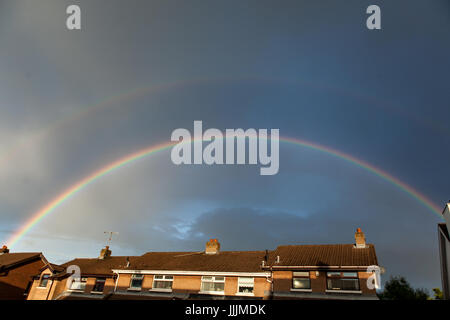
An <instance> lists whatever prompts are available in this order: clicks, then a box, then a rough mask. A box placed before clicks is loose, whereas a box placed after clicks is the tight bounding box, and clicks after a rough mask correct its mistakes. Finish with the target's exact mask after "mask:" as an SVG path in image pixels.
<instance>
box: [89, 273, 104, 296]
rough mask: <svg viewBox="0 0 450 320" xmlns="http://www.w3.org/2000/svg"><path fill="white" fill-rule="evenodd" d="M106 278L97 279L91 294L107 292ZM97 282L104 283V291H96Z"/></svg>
mask: <svg viewBox="0 0 450 320" xmlns="http://www.w3.org/2000/svg"><path fill="white" fill-rule="evenodd" d="M106 280H107V279H106V278H105V277H99V278H95V281H94V287H92V290H91V293H93V294H103V292H105V287H106ZM97 282H103V291H95V290H94V289H95V287H96V286H97Z"/></svg>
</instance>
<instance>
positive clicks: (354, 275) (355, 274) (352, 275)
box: [343, 272, 358, 278]
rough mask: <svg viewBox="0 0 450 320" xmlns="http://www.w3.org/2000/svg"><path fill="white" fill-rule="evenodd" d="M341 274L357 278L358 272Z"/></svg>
mask: <svg viewBox="0 0 450 320" xmlns="http://www.w3.org/2000/svg"><path fill="white" fill-rule="evenodd" d="M343 276H344V277H353V278H358V273H357V272H344V273H343Z"/></svg>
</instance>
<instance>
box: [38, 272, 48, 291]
mask: <svg viewBox="0 0 450 320" xmlns="http://www.w3.org/2000/svg"><path fill="white" fill-rule="evenodd" d="M48 278H50V275H49V274H44V275H43V276H42V277H41V281H40V282H39V287H43V288H45V287H47V283H48Z"/></svg>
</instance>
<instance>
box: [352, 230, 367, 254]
mask: <svg viewBox="0 0 450 320" xmlns="http://www.w3.org/2000/svg"><path fill="white" fill-rule="evenodd" d="M355 245H356V248H358V249H361V248H366V247H367V246H366V237H365V235H364V232H362V231H361V228H358V229H356V232H355Z"/></svg>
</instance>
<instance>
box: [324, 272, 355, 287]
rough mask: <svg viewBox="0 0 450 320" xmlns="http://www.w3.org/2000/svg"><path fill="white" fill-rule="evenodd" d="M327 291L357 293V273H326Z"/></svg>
mask: <svg viewBox="0 0 450 320" xmlns="http://www.w3.org/2000/svg"><path fill="white" fill-rule="evenodd" d="M327 289H328V290H345V291H359V279H358V273H357V272H327Z"/></svg>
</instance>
